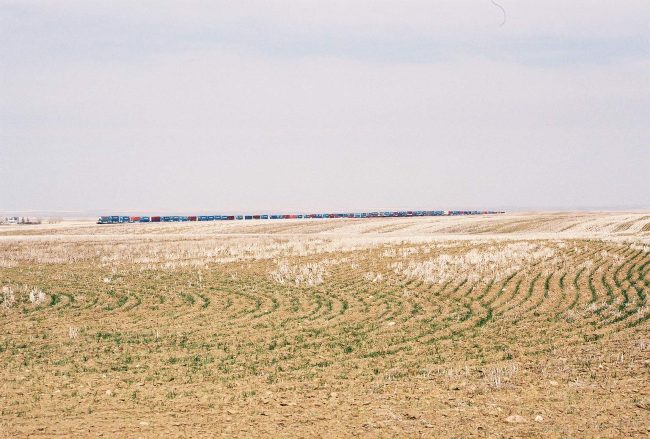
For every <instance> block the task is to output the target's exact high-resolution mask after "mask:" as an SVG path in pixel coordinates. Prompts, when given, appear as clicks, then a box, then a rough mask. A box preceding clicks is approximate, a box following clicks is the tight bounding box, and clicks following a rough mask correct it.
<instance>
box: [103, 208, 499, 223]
mask: <svg viewBox="0 0 650 439" xmlns="http://www.w3.org/2000/svg"><path fill="white" fill-rule="evenodd" d="M502 213H505V212H504V211H496V210H391V211H381V212H376V211H375V212H348V213H290V214H288V213H284V214H254V215H198V216H197V215H190V216H184V215H171V216H170V215H166V216H120V215H110V216H100V217H99V218H98V219H97V224H123V223H149V222H151V223H160V222H164V223H167V222H186V221H235V220H237V221H241V220H268V219H272V220H278V219H331V218H355V219H363V218H394V217H413V216H457V215H496V214H502Z"/></svg>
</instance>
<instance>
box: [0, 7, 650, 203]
mask: <svg viewBox="0 0 650 439" xmlns="http://www.w3.org/2000/svg"><path fill="white" fill-rule="evenodd" d="M499 3H500V4H501V5H503V7H504V8H505V9H506V11H507V20H506V23H505V24H504V25H503V26H500V25H501V22H502V13H501V10H500V9H498V8H497V7H496V6H494V5H493V4H492V3H491V2H490V1H489V0H471V1H470V0H453V1H452V0H446V1H435V0H430V1H420V0H412V1H410V0H399V1H397V0H396V1H382V0H372V1H370V0H344V1H328V0H318V1H316V0H314V1H307V0H293V1H272V0H265V1H246V0H237V1H228V2H224V1H216V0H208V1H182V2H181V1H177V2H168V1H155V2H137V1H133V0H131V1H85V0H84V1H45V0H42V1H25V0H19V1H3V0H0V175H1V176H2V181H1V183H0V210H2V211H9V210H32V209H33V210H82V211H90V210H104V211H106V212H116V213H118V211H120V210H136V211H152V210H177V211H188V210H191V211H197V213H200V212H201V211H204V210H210V209H212V210H217V211H218V210H222V211H226V210H228V211H232V210H256V209H276V210H324V209H332V208H335V209H365V208H413V209H419V208H427V209H428V208H436V209H437V208H439V209H447V208H468V209H470V208H533V209H535V208H536V209H545V208H567V209H570V208H586V207H620V208H624V207H642V208H650V176H649V174H650V30H649V29H650V27H649V26H648V23H650V2H649V1H647V0H638V1H635V0H632V1H626V0H621V1H612V0H605V1H596V0H594V1H567V0H563V1H556V0H551V1H548V0H543V1H541V0H535V1H532V0H518V1H514V0H500V1H499Z"/></svg>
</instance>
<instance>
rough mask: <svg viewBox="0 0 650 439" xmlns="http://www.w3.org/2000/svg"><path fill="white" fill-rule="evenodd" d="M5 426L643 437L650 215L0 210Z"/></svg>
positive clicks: (87, 431)
mask: <svg viewBox="0 0 650 439" xmlns="http://www.w3.org/2000/svg"><path fill="white" fill-rule="evenodd" d="M0 289H1V291H0V326H1V327H2V331H1V332H0V379H1V382H2V387H1V390H0V410H1V411H0V436H1V437H27V436H29V437H52V436H75V437H90V436H92V437H94V436H104V437H143V438H147V437H179V436H189V437H214V436H238V437H251V436H257V437H280V436H281V437H351V436H363V437H391V438H392V437H408V438H412V437H490V438H492V437H544V438H547V437H551V438H553V437H557V438H560V437H562V438H564V437H648V436H650V322H649V319H650V309H649V307H648V295H649V294H650V212H598V213H519V214H506V215H497V216H480V217H462V218H387V219H340V220H277V221H237V222H219V223H183V224H124V225H96V224H94V223H92V222H83V221H77V222H74V223H65V222H64V223H61V224H55V225H45V224H44V225H39V226H23V227H19V226H6V227H0Z"/></svg>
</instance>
